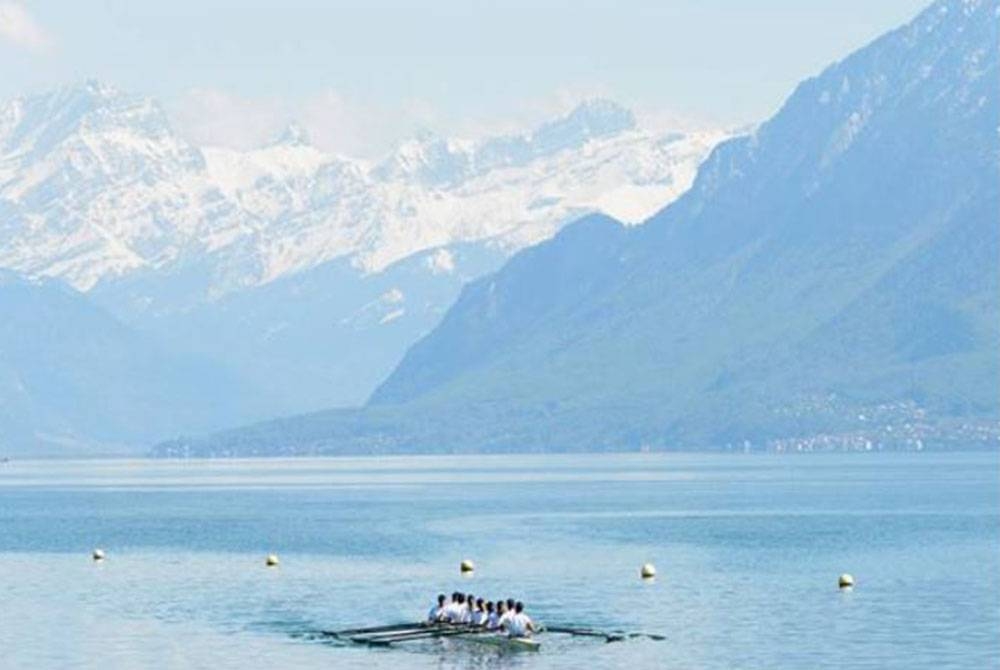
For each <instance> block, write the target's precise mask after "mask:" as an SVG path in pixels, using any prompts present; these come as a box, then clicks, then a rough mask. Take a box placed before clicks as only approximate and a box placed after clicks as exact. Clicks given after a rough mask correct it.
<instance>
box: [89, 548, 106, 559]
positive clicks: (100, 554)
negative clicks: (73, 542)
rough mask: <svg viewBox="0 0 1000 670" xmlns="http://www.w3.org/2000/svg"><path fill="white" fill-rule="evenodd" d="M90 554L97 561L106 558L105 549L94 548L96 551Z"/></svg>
mask: <svg viewBox="0 0 1000 670" xmlns="http://www.w3.org/2000/svg"><path fill="white" fill-rule="evenodd" d="M90 556H91V558H93V559H94V560H95V561H103V560H104V550H103V549H94V551H93V552H91V554H90Z"/></svg>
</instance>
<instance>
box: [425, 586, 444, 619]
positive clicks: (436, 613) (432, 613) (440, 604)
mask: <svg viewBox="0 0 1000 670" xmlns="http://www.w3.org/2000/svg"><path fill="white" fill-rule="evenodd" d="M447 600H448V599H447V598H446V597H445V595H444V594H443V593H442V594H441V595H439V596H438V601H437V605H434V606H433V607H431V609H430V610H429V611H428V612H427V623H437V622H438V620H439V619H440V618H441V614H442V612H444V607H445V602H447Z"/></svg>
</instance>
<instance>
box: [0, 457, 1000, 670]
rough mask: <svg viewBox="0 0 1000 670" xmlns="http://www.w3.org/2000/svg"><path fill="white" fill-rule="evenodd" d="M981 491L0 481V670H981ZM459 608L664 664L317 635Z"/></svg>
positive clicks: (692, 464) (249, 480)
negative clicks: (644, 568) (461, 599)
mask: <svg viewBox="0 0 1000 670" xmlns="http://www.w3.org/2000/svg"><path fill="white" fill-rule="evenodd" d="M998 473H1000V467H998V460H997V456H996V455H989V454H958V455H935V454H926V453H925V454H910V455H903V454H865V455H809V456H718V455H697V456H695V455H669V456H653V455H650V456H557V457H555V456H554V457H512V456H504V457H489V458H480V457H462V458H458V457H425V458H391V459H367V458H357V459H324V460H281V461H228V462H190V463H176V462H156V461H152V462H149V461H96V462H11V463H6V464H2V465H0V561H2V563H0V666H2V667H11V668H21V667H25V668H29V667H30V668H65V667H94V668H98V667H100V668H103V669H107V668H143V667H149V668H171V667H173V668H223V669H224V668H245V667H275V668H290V667H296V668H320V667H322V668H330V667H338V668H350V667H364V668H367V669H369V670H373V669H378V668H390V667H391V668H400V667H404V668H470V667H474V668H506V667H511V668H515V667H516V668H579V667H633V668H634V667H649V668H734V667H739V668H815V667H828V668H829V667H836V668H907V669H910V670H912V669H919V668H935V669H940V668H970V669H972V668H975V669H977V670H978V669H981V668H993V667H1000V485H998V482H1000V478H998ZM98 546H99V547H103V548H104V549H105V550H106V551H107V553H108V558H107V560H105V561H104V562H103V563H94V562H92V561H91V560H90V550H91V549H92V548H93V547H98ZM271 552H274V553H277V554H278V555H279V556H280V558H281V565H280V567H278V568H277V569H268V568H266V567H264V556H265V555H266V554H268V553H271ZM463 558H470V559H472V560H474V561H476V564H477V571H476V573H475V575H474V576H473V577H471V578H467V579H466V578H462V577H460V576H459V573H458V563H459V561H460V560H461V559H463ZM646 561H651V562H653V563H655V564H656V566H657V568H658V570H659V576H658V578H657V580H656V581H654V582H652V583H645V582H643V581H641V580H640V579H638V568H639V566H640V565H641V564H642V563H643V562H646ZM842 572H851V573H853V574H854V576H855V578H856V579H857V587H856V588H855V589H854V590H853V591H851V592H841V591H839V590H838V589H837V586H836V582H837V576H838V575H839V574H840V573H842ZM459 588H460V589H462V590H464V591H472V592H474V593H476V594H483V595H487V596H490V597H500V596H506V595H508V594H511V595H513V596H514V597H518V598H522V599H524V600H525V601H526V602H527V603H528V606H529V611H530V612H531V613H532V614H533V615H534V616H535V618H536V619H539V620H542V621H546V622H549V623H550V624H555V623H582V624H586V625H588V626H593V627H597V628H604V629H621V630H626V631H648V632H653V633H659V634H663V635H665V636H666V638H667V639H666V640H665V641H654V640H649V639H636V640H631V641H627V642H620V643H614V644H604V643H602V642H598V641H593V640H588V639H579V638H567V637H560V636H555V635H551V634H550V635H544V636H542V637H541V638H540V639H541V641H542V643H543V647H542V651H541V652H540V653H539V654H532V655H528V654H506V655H503V654H498V653H497V652H495V651H492V650H488V649H487V650H484V649H482V648H478V646H477V645H471V644H469V643H460V642H450V643H445V642H440V641H439V642H434V643H423V644H414V645H411V646H406V647H404V648H400V649H398V650H395V649H388V650H369V649H365V648H358V647H354V646H343V645H339V644H334V643H331V642H329V641H326V640H324V639H323V638H322V637H321V636H320V635H319V632H320V631H322V630H324V629H337V628H342V627H348V626H355V625H365V624H376V623H390V622H398V621H407V620H411V619H414V618H417V617H419V616H421V615H422V614H423V612H425V611H426V609H427V607H428V606H429V604H430V598H431V596H432V595H434V594H436V593H437V592H438V591H441V590H446V591H449V592H450V591H452V590H454V589H459Z"/></svg>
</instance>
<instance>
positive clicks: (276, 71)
mask: <svg viewBox="0 0 1000 670" xmlns="http://www.w3.org/2000/svg"><path fill="white" fill-rule="evenodd" d="M926 4H927V3H926V1H925V0H879V2H871V1H870V0H809V1H808V2H803V1H802V0H755V1H754V2H752V3H751V2H744V1H738V0H728V1H722V0H659V1H657V0H618V1H615V2H611V1H607V0H600V1H598V0H534V1H515V2H503V3H501V2H487V1H485V0H439V1H436V2H425V3H421V4H420V5H418V4H417V3H404V2H398V1H397V2H386V1H385V0H370V1H368V2H343V1H340V0H326V1H319V0H314V1H312V2H306V1H302V0H288V1H286V2H277V1H271V2H265V1H263V0H241V1H239V2H236V1H232V0H231V1H228V2H225V1H219V0H171V1H170V2H151V1H148V0H130V1H123V0H73V1H72V2H67V1H66V0H0V99H8V98H11V97H14V96H16V95H20V94H26V93H34V92H40V91H45V90H47V89H50V88H53V87H56V86H61V85H66V84H72V83H75V82H80V81H83V80H86V79H91V78H96V79H100V80H102V81H105V82H108V83H111V84H113V85H115V86H117V87H119V88H121V89H123V90H126V91H128V92H132V93H136V94H141V95H150V96H153V97H155V98H156V99H158V100H159V101H160V102H161V103H162V104H163V105H164V106H165V108H166V109H167V110H168V112H169V114H170V116H171V119H172V122H173V124H174V125H175V127H177V128H178V130H179V131H181V132H182V133H184V134H185V135H187V136H188V137H189V138H191V139H193V140H194V141H196V142H198V143H199V144H222V145H228V146H239V147H248V146H255V145H259V144H261V143H263V142H265V141H267V140H268V139H269V138H270V137H273V136H274V135H276V134H277V133H279V132H280V130H281V128H282V127H284V125H285V124H286V123H287V122H288V121H290V120H296V121H298V122H299V123H301V124H302V125H303V126H304V127H305V128H306V129H307V131H308V132H309V133H310V135H311V137H312V139H313V141H314V142H315V143H316V144H317V145H319V146H321V147H323V148H326V149H329V150H332V151H338V152H342V153H347V154H351V155H359V156H365V155H370V156H374V155H378V154H379V153H380V152H383V151H385V150H387V149H388V148H389V147H390V146H392V145H393V144H394V143H395V142H398V141H399V140H401V139H404V138H406V137H408V136H410V135H412V134H413V133H414V132H416V131H417V130H429V131H433V132H436V133H439V134H442V135H448V136H462V137H477V136H482V135H485V134H492V133H497V132H508V131H513V130H517V129H521V128H523V127H526V126H527V125H530V124H533V123H537V122H538V121H540V120H542V119H544V118H548V117H551V116H554V115H556V114H559V113H562V112H565V111H567V110H568V109H569V108H570V107H571V106H572V105H573V104H575V103H576V102H579V101H580V100H581V99H584V98H588V97H595V96H600V97H607V98H610V99H613V100H616V101H618V102H621V103H622V104H625V105H627V106H629V107H631V108H633V109H634V110H635V111H636V113H637V114H638V115H639V117H640V119H641V120H643V122H645V123H648V124H657V125H662V126H671V125H678V126H685V125H692V126H698V125H704V126H726V127H739V126H744V125H747V124H751V123H756V122H759V121H762V120H764V119H766V118H767V117H768V116H770V115H771V114H772V113H773V112H775V111H776V110H777V109H778V107H779V106H780V104H781V102H782V101H783V100H784V99H785V98H786V97H787V96H788V95H789V93H790V92H791V90H792V89H793V88H794V86H795V84H796V83H797V82H799V81H801V80H802V79H804V78H806V77H808V76H811V75H813V74H816V73H818V72H819V71H820V70H822V68H823V67H825V66H826V65H828V64H830V63H832V62H834V61H836V60H839V59H841V58H843V57H844V56H846V55H847V54H848V53H849V52H850V51H852V50H854V49H856V48H858V47H861V46H863V45H864V44H866V43H867V42H869V41H871V40H872V39H873V38H875V37H877V36H878V35H879V34H881V33H883V32H885V31H887V30H890V29H892V28H894V27H897V26H899V25H901V24H903V23H904V22H906V21H908V20H909V19H910V18H912V17H913V16H914V15H915V14H916V13H917V12H919V11H920V9H922V8H923V6H925V5H926Z"/></svg>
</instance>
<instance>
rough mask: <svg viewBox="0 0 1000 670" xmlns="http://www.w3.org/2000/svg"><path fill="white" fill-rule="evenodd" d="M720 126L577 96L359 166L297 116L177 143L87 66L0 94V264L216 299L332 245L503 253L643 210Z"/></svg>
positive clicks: (137, 100) (393, 255)
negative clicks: (524, 125) (185, 289)
mask: <svg viewBox="0 0 1000 670" xmlns="http://www.w3.org/2000/svg"><path fill="white" fill-rule="evenodd" d="M723 136H724V133H721V132H702V133H691V134H687V135H677V134H671V135H670V136H669V137H668V136H667V135H664V134H662V133H654V132H649V131H645V130H643V129H641V128H639V127H638V126H637V124H636V121H635V117H634V115H632V113H631V112H630V111H628V110H627V109H625V108H623V107H620V106H619V105H616V104H615V103H613V102H610V101H606V100H591V101H587V102H585V103H583V104H581V105H580V106H578V107H577V108H576V109H574V110H572V111H571V112H569V113H568V114H566V115H564V116H562V117H560V118H557V119H555V120H553V121H551V122H548V123H545V124H542V125H541V126H539V127H538V128H536V129H535V130H533V131H531V132H528V133H524V134H520V135H505V136H500V137H494V138H487V139H483V140H476V141H471V140H457V139H446V138H441V137H437V136H432V135H422V136H420V137H418V138H416V139H414V140H411V141H409V142H405V143H403V144H401V145H400V146H399V147H398V148H397V149H396V150H395V151H394V152H392V153H391V155H390V156H388V157H387V158H386V159H385V160H383V161H382V162H380V163H377V164H375V165H371V164H369V163H368V162H366V161H361V160H355V159H351V158H345V157H339V156H334V155H330V154H326V153H324V152H322V151H320V150H319V149H317V148H315V147H314V146H312V145H310V144H309V142H308V138H307V137H306V134H305V132H304V131H303V130H302V129H301V128H300V127H299V126H298V125H296V124H290V125H289V127H288V128H287V129H286V131H285V132H284V133H283V134H282V135H281V137H280V138H279V139H278V141H277V142H275V143H272V144H270V145H268V146H265V147H262V148H259V149H255V150H250V151H239V150H234V149H225V148H218V147H203V148H198V147H194V146H191V145H190V144H188V143H187V142H185V141H184V140H183V139H181V138H180V137H178V136H177V135H176V134H175V133H174V132H173V131H172V129H171V127H170V123H169V121H168V119H167V117H166V115H165V114H164V112H163V110H162V109H161V108H160V106H159V105H158V104H157V103H156V102H155V101H153V100H150V99H147V98H141V97H135V96H130V95H128V94H126V93H123V92H121V91H118V90H117V89H115V88H114V87H112V86H108V85H106V84H102V83H100V82H96V81H90V82H86V83H84V84H82V85H78V86H75V87H67V88H64V89H59V90H57V91H54V92H51V93H47V94H41V95H36V96H30V97H25V98H19V99H16V100H14V101H12V102H11V103H8V104H7V105H0V211H3V212H4V213H5V221H4V222H3V224H2V225H0V267H7V268H12V269H15V270H18V271H20V272H24V273H26V274H29V275H35V276H42V275H44V276H58V277H61V278H63V279H66V280H67V281H69V282H70V283H72V284H73V285H74V286H76V287H77V288H79V289H82V290H88V289H90V288H91V287H93V286H94V285H95V284H97V283H98V282H100V281H102V280H113V279H114V278H115V277H118V276H121V275H127V274H129V273H132V272H134V271H137V270H143V271H147V272H148V271H154V272H172V271H174V270H175V269H178V268H183V267H192V266H194V265H197V266H199V267H205V268H207V269H208V273H209V276H210V277H211V278H212V279H211V282H212V285H211V286H210V287H209V288H208V289H207V291H208V294H209V295H211V296H218V295H222V294H225V293H226V292H228V291H231V290H235V289H238V288H240V287H243V286H251V285H257V284H261V283H265V282H268V281H271V280H273V279H275V278H278V277H281V276H283V275H286V274H289V273H292V272H297V271H300V270H305V269H308V268H310V267H313V266H315V265H317V264H319V263H323V262H325V261H328V260H331V259H333V258H336V257H340V256H347V257H350V258H351V259H352V261H353V263H354V265H356V266H358V267H360V268H363V270H365V271H368V272H375V271H379V270H381V269H382V268H384V267H385V266H387V265H389V264H391V263H393V262H395V261H396V260H399V259H401V258H404V257H406V256H409V255H412V254H413V253H416V252H418V251H421V250H432V249H440V248H442V247H444V246H446V245H450V244H453V243H456V242H468V241H476V240H494V241H495V242H496V243H497V244H498V245H499V246H500V247H503V248H507V249H510V250H512V251H513V250H516V249H518V248H520V247H521V246H524V245H526V244H532V243H535V242H538V241H540V240H542V239H545V238H546V237H548V236H550V235H552V234H554V233H555V232H556V231H557V230H558V229H559V227H561V226H562V225H563V224H565V223H567V222H569V221H570V220H572V219H573V218H576V217H577V216H579V215H581V214H583V213H586V212H589V211H594V210H598V209H600V210H604V211H606V212H607V213H609V214H611V215H612V216H616V217H619V218H622V219H624V220H626V221H631V222H637V221H640V220H642V219H644V218H645V217H648V216H650V215H651V214H652V213H653V212H655V211H656V210H658V209H659V208H661V207H662V206H664V205H665V204H667V203H668V202H669V201H670V200H672V199H673V198H675V197H676V196H677V195H679V194H680V193H681V192H682V191H683V190H685V189H686V188H687V187H688V185H689V184H690V182H691V180H692V179H693V176H694V173H695V169H696V167H697V165H698V163H700V161H701V159H702V158H704V156H705V155H706V154H707V153H708V151H709V149H710V148H711V147H712V146H713V145H714V144H715V143H716V142H717V141H718V140H720V139H722V138H723ZM667 139H669V140H670V141H666V140H667ZM433 258H434V259H435V260H434V263H433V264H432V265H429V266H428V270H429V271H436V272H442V271H448V267H449V262H448V260H449V259H448V258H446V257H445V256H444V255H442V254H440V253H438V254H436V255H435V256H433Z"/></svg>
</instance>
